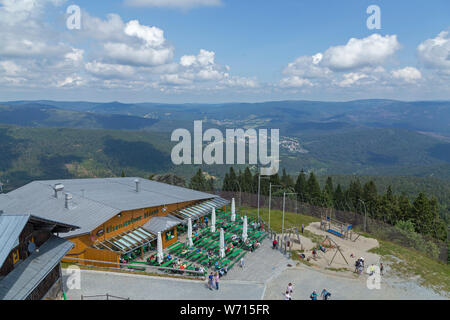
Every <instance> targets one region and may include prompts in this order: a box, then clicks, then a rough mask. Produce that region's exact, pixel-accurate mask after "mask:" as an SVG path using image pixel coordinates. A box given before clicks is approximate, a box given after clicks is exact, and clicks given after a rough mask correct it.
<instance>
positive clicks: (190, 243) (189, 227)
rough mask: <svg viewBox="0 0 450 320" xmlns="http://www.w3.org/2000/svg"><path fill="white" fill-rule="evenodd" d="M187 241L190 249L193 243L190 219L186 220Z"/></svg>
mask: <svg viewBox="0 0 450 320" xmlns="http://www.w3.org/2000/svg"><path fill="white" fill-rule="evenodd" d="M188 240H189V247H192V246H193V245H194V242H193V241H192V219H191V218H189V219H188Z"/></svg>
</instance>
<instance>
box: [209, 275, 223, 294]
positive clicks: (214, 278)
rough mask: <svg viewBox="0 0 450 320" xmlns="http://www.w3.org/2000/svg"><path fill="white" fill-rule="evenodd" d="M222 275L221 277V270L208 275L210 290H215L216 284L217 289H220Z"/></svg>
mask: <svg viewBox="0 0 450 320" xmlns="http://www.w3.org/2000/svg"><path fill="white" fill-rule="evenodd" d="M220 277H221V275H220V273H219V272H216V273H215V274H214V273H212V272H211V273H210V274H209V276H208V288H209V290H213V287H214V285H215V287H216V290H219V280H220Z"/></svg>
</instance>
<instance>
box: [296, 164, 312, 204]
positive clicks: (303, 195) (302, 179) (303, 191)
mask: <svg viewBox="0 0 450 320" xmlns="http://www.w3.org/2000/svg"><path fill="white" fill-rule="evenodd" d="M294 189H295V192H297V194H298V198H299V200H300V201H302V202H308V200H309V198H308V196H307V194H308V191H307V182H306V175H305V172H304V171H303V169H302V171H300V174H299V175H298V177H297V181H296V182H295V187H294Z"/></svg>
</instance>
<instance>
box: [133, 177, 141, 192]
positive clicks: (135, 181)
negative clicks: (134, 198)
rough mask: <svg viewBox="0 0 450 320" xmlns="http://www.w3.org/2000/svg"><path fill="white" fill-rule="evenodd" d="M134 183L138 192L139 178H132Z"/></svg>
mask: <svg viewBox="0 0 450 320" xmlns="http://www.w3.org/2000/svg"><path fill="white" fill-rule="evenodd" d="M134 183H136V192H139V184H140V183H141V182H140V181H139V179H136V180H134Z"/></svg>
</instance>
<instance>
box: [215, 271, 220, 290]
mask: <svg viewBox="0 0 450 320" xmlns="http://www.w3.org/2000/svg"><path fill="white" fill-rule="evenodd" d="M219 279H220V276H219V273H217V272H216V290H219Z"/></svg>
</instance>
